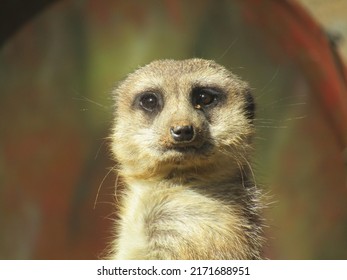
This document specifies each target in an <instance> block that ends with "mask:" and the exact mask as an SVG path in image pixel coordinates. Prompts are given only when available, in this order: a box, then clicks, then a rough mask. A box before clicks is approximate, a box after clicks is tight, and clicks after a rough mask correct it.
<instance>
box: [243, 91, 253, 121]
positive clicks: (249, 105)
mask: <svg viewBox="0 0 347 280" xmlns="http://www.w3.org/2000/svg"><path fill="white" fill-rule="evenodd" d="M245 113H246V116H247V118H248V119H249V120H250V121H251V122H252V123H253V120H254V116H255V103H254V98H253V95H252V92H251V90H250V89H246V92H245Z"/></svg>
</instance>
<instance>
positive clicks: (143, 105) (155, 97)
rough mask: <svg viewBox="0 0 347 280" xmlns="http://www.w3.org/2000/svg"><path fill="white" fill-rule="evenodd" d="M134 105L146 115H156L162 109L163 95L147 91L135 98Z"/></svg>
mask: <svg viewBox="0 0 347 280" xmlns="http://www.w3.org/2000/svg"><path fill="white" fill-rule="evenodd" d="M133 105H135V107H137V108H139V109H141V110H143V111H144V112H146V113H156V112H159V111H160V110H161V109H162V107H163V99H162V97H161V94H159V93H157V92H155V91H146V92H142V93H140V94H138V95H137V96H136V97H135V100H134V104H133Z"/></svg>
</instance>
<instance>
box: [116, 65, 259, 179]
mask: <svg viewBox="0 0 347 280" xmlns="http://www.w3.org/2000/svg"><path fill="white" fill-rule="evenodd" d="M115 102H116V114H115V125H114V130H113V135H112V150H113V152H114V154H115V156H116V158H117V160H118V161H119V163H120V164H121V167H122V168H121V169H122V171H123V172H125V173H126V174H127V176H135V177H136V176H138V177H151V176H158V174H160V175H162V176H168V175H169V174H170V173H171V172H172V171H173V170H181V173H182V170H183V171H184V170H197V168H204V169H205V170H208V169H209V168H212V169H213V168H218V166H222V165H224V166H225V164H228V165H230V167H231V168H232V167H233V166H239V167H241V166H242V165H243V164H244V161H245V160H247V157H248V149H249V144H250V139H251V136H252V134H253V117H254V103H253V98H252V96H251V94H250V90H249V88H248V86H247V84H246V83H245V82H243V81H241V80H240V79H239V78H238V77H236V76H235V75H233V74H232V73H231V72H229V71H227V70H226V69H225V68H224V67H222V66H220V65H218V64H216V63H215V62H213V61H207V60H202V59H190V60H183V61H174V60H161V61H154V62H152V63H150V64H148V65H146V66H144V67H142V68H140V69H138V70H137V71H135V72H134V73H132V74H130V75H129V76H128V77H127V79H125V81H123V82H122V83H121V84H120V85H119V87H118V88H117V89H116V90H115Z"/></svg>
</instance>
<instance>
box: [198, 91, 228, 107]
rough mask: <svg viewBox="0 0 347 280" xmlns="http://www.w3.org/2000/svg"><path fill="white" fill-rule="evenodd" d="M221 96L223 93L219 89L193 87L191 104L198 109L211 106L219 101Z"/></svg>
mask: <svg viewBox="0 0 347 280" xmlns="http://www.w3.org/2000/svg"><path fill="white" fill-rule="evenodd" d="M222 97H223V94H222V92H221V91H220V90H219V89H215V88H209V87H195V88H193V90H192V105H193V107H194V108H195V109H198V110H203V109H208V108H212V107H214V106H215V105H217V104H218V103H219V102H220V100H221V99H222Z"/></svg>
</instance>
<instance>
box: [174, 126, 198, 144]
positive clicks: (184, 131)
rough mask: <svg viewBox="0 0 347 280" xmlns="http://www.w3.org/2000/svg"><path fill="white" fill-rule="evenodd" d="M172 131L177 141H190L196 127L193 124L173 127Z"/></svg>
mask: <svg viewBox="0 0 347 280" xmlns="http://www.w3.org/2000/svg"><path fill="white" fill-rule="evenodd" d="M170 133H171V136H172V138H173V139H174V140H175V141H177V142H189V141H191V140H192V139H193V138H194V128H193V126H191V125H186V126H174V127H171V128H170Z"/></svg>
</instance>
